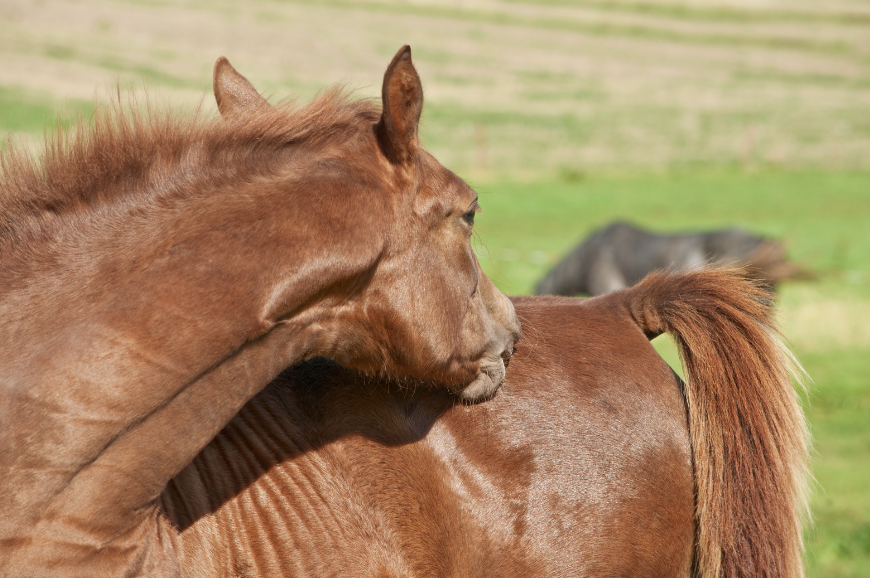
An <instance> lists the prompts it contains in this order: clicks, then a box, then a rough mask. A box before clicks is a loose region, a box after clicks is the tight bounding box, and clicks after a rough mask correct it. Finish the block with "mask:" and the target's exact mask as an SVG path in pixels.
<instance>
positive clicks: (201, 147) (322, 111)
mask: <svg viewBox="0 0 870 578" xmlns="http://www.w3.org/2000/svg"><path fill="white" fill-rule="evenodd" d="M215 81H216V83H215V93H216V96H217V99H218V106H219V109H220V111H221V114H222V115H223V118H220V117H217V118H213V119H203V118H202V117H201V115H200V116H197V115H193V116H187V117H182V116H180V115H172V114H167V115H166V116H165V117H160V116H153V115H152V116H148V117H143V116H141V115H140V114H139V113H138V112H137V110H138V109H137V108H135V107H132V110H127V111H124V110H115V111H112V110H109V111H108V112H103V113H99V114H98V115H97V117H96V119H95V121H94V122H93V123H91V124H89V125H85V124H81V125H79V127H78V128H77V129H75V130H74V131H73V132H72V134H71V135H67V136H62V135H61V136H57V138H56V139H49V145H48V147H47V151H46V153H45V155H44V157H43V158H42V159H40V161H39V162H34V161H33V160H32V159H31V158H30V157H29V155H28V154H26V153H16V152H15V151H14V150H13V151H11V152H10V151H5V152H4V153H3V155H2V157H0V167H2V180H0V207H2V209H0V320H2V325H0V575H2V576H15V577H28V578H30V577H36V576H52V577H55V576H64V577H71V576H83V577H87V578H93V577H97V576H149V577H161V576H179V575H181V574H182V573H187V572H194V573H195V572H196V570H195V568H191V567H187V568H182V566H181V565H180V560H182V559H183V558H184V555H185V552H184V551H183V550H180V549H178V548H177V546H176V543H177V541H176V539H175V537H176V534H177V531H176V530H175V529H174V528H172V527H170V526H169V525H167V523H166V520H165V517H164V514H163V512H162V509H161V506H160V503H161V494H162V492H163V490H164V488H165V487H166V484H167V483H168V482H169V481H170V480H171V479H172V478H173V477H175V476H176V475H177V474H178V473H179V472H180V471H181V470H182V469H183V468H184V467H185V466H187V465H188V464H189V463H190V462H191V460H192V459H193V458H194V457H195V456H196V455H197V454H198V453H199V452H200V450H202V448H203V447H205V446H206V445H207V444H208V443H209V441H210V440H212V439H213V438H214V437H215V435H216V434H217V433H218V432H219V431H221V429H222V428H223V427H224V426H225V425H226V424H227V423H228V422H229V421H230V420H231V419H232V418H233V416H234V415H236V413H237V412H238V411H239V409H240V408H241V407H242V406H243V405H244V404H245V403H246V402H247V401H248V400H249V399H250V398H251V397H252V396H254V395H255V394H256V393H258V392H259V391H260V390H261V389H262V388H263V387H265V386H266V385H267V384H268V383H269V382H270V381H271V380H272V379H274V378H275V377H276V376H277V375H278V374H279V373H280V372H281V371H283V370H284V369H285V368H287V367H288V366H289V365H291V364H293V363H295V362H297V361H300V360H303V359H307V358H311V357H317V356H327V357H330V358H332V359H335V360H336V361H338V362H339V363H341V364H343V365H345V366H349V367H354V368H357V369H361V370H367V371H381V372H387V373H391V374H396V375H412V376H417V377H418V378H421V379H426V380H427V381H428V382H429V383H430V384H432V385H437V386H438V387H440V388H441V389H443V390H449V391H451V392H452V394H455V395H458V396H459V397H461V398H464V399H466V400H468V401H471V400H478V399H483V398H486V397H488V396H491V395H492V394H493V393H494V392H495V390H496V389H497V388H498V387H499V386H500V385H501V383H502V381H503V380H504V373H505V369H504V368H505V363H506V362H507V361H508V360H509V358H510V355H511V353H512V352H513V346H514V343H515V342H516V340H517V339H518V338H519V332H520V324H519V320H518V319H517V317H516V315H515V313H514V310H513V306H512V305H511V303H510V301H508V299H507V298H506V297H505V296H503V295H501V293H499V292H498V290H497V289H496V288H495V286H493V284H492V283H491V282H490V281H489V280H488V279H487V278H486V277H485V276H484V275H483V273H482V272H481V269H480V266H479V264H478V262H477V259H476V257H475V255H474V251H473V250H472V248H471V243H470V237H471V235H472V232H473V223H474V216H475V213H476V212H477V210H478V206H477V194H476V193H475V192H474V191H473V190H472V189H471V188H470V187H469V186H468V185H467V184H466V183H465V182H463V181H462V180H461V179H460V178H458V177H457V176H456V175H454V174H453V173H452V172H450V171H449V170H447V169H446V168H444V167H443V166H442V165H441V164H439V163H438V161H436V160H435V159H434V158H433V157H432V155H430V154H429V153H427V152H426V151H425V150H424V149H423V148H422V146H421V145H420V144H419V140H418V137H417V127H418V123H419V119H420V114H421V111H422V106H423V91H422V85H421V83H420V79H419V76H418V75H417V72H416V70H415V69H414V66H413V64H412V62H411V52H410V49H409V48H408V47H404V48H403V49H401V50H400V51H399V52H398V53H397V54H396V56H395V58H394V59H393V61H392V62H391V63H390V65H389V67H388V68H387V71H386V73H385V75H384V83H383V90H382V97H381V103H380V104H378V103H375V102H372V101H371V100H361V101H350V100H348V98H347V95H346V94H342V93H341V92H340V91H337V90H332V91H328V92H326V93H324V94H323V95H321V96H320V97H319V98H317V99H315V100H314V101H312V102H311V103H309V104H308V105H306V106H303V107H299V108H296V107H294V106H293V105H292V104H288V105H280V106H276V107H273V106H271V105H270V104H268V103H267V102H266V101H265V100H264V99H263V98H262V97H261V96H260V95H259V94H257V92H256V91H255V90H253V87H251V86H250V84H249V83H247V81H246V80H245V79H244V78H243V77H242V76H241V75H239V74H238V73H236V72H235V71H234V70H233V69H232V67H231V66H230V65H229V63H228V62H227V61H226V60H225V59H221V60H219V61H218V63H217V65H216V67H215Z"/></svg>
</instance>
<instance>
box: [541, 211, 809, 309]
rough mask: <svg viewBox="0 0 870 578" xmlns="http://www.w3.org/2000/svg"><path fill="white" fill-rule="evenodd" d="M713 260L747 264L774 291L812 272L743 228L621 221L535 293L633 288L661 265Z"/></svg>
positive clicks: (594, 237) (682, 266)
mask: <svg viewBox="0 0 870 578" xmlns="http://www.w3.org/2000/svg"><path fill="white" fill-rule="evenodd" d="M711 263H714V264H718V265H720V266H742V267H745V269H746V272H747V274H748V275H749V276H751V277H752V278H754V279H757V280H758V281H760V282H761V283H762V284H764V285H766V286H767V287H770V288H771V289H775V288H776V285H777V283H779V282H780V281H783V280H786V279H792V278H806V277H807V276H808V275H807V273H806V272H805V271H802V270H801V269H800V268H798V267H796V266H795V265H794V264H792V263H789V262H788V261H787V260H786V256H785V247H783V245H782V244H781V243H779V242H777V241H773V240H770V239H765V238H764V237H758V236H756V235H752V234H750V233H747V232H746V231H743V230H742V229H736V228H734V229H724V230H721V231H707V232H698V233H685V234H679V235H663V234H656V233H651V232H649V231H645V230H643V229H641V228H639V227H636V226H634V225H631V224H629V223H619V222H617V223H612V224H610V225H608V226H606V227H604V228H602V229H599V230H597V231H595V232H593V233H592V234H591V235H589V238H588V239H586V240H585V241H583V242H582V243H581V244H580V245H578V246H577V247H576V248H574V250H573V251H571V252H570V253H569V254H568V255H567V256H566V257H565V258H564V259H562V261H560V262H559V263H558V264H557V265H556V266H555V267H553V269H552V270H551V271H550V272H549V273H547V275H546V276H545V277H544V278H543V279H542V280H541V281H540V282H539V283H538V285H537V287H535V294H536V295H568V296H570V295H577V294H579V293H585V294H588V295H601V294H604V293H607V292H609V291H615V290H617V289H624V288H625V287H630V286H631V285H634V284H635V283H637V282H638V281H640V280H641V279H643V278H644V276H646V275H647V274H649V273H651V272H653V271H655V270H657V269H670V270H673V271H684V270H687V269H697V268H700V267H704V266H706V265H708V264H711Z"/></svg>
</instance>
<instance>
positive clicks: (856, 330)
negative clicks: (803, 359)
mask: <svg viewBox="0 0 870 578" xmlns="http://www.w3.org/2000/svg"><path fill="white" fill-rule="evenodd" d="M838 293H839V292H838ZM780 322H781V324H782V330H783V333H784V334H785V336H786V337H787V338H788V340H789V341H790V342H791V345H792V346H793V347H794V348H796V349H797V350H798V351H807V352H814V353H817V352H826V351H835V350H855V349H868V348H870V299H867V298H866V297H863V296H861V295H858V294H853V295H849V294H835V295H831V294H830V293H827V292H826V291H825V290H824V289H823V286H821V287H820V286H804V287H792V288H789V289H788V290H787V292H786V293H785V295H784V296H783V302H782V305H781V307H780Z"/></svg>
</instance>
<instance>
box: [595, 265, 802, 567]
mask: <svg viewBox="0 0 870 578" xmlns="http://www.w3.org/2000/svg"><path fill="white" fill-rule="evenodd" d="M611 296H612V298H614V299H619V300H620V301H622V302H623V303H624V304H625V305H626V306H627V307H628V309H629V313H630V315H631V316H632V318H633V319H634V321H635V322H636V323H637V325H638V326H639V327H640V328H641V330H643V331H644V333H645V334H646V335H647V336H648V337H650V338H652V337H654V336H656V335H658V334H661V333H668V334H670V335H671V336H672V337H673V338H674V340H675V341H676V343H677V347H678V349H679V352H680V358H681V360H682V363H683V367H684V370H685V376H686V387H685V397H686V404H687V409H688V416H689V432H690V437H691V445H692V454H693V462H694V476H695V492H696V505H695V518H696V527H697V534H698V535H697V542H696V548H697V550H696V563H697V565H698V570H699V575H702V576H708V577H718V576H729V577H742V576H746V577H750V576H754V577H758V576H801V575H803V569H802V558H801V554H802V541H801V523H802V519H803V518H804V516H805V515H806V512H807V503H806V479H807V428H806V424H805V422H804V418H803V412H802V410H801V408H800V405H799V402H798V397H797V392H796V390H795V388H794V386H793V385H792V380H793V379H794V380H795V381H797V383H798V384H800V383H801V379H800V378H801V377H802V376H803V370H802V369H801V367H800V365H799V364H798V363H797V361H796V360H795V358H794V357H793V356H792V355H791V353H790V352H788V350H787V349H786V348H785V346H784V344H783V342H782V340H781V339H780V337H779V335H778V333H777V331H776V329H775V327H774V322H773V319H772V315H773V310H772V307H771V299H772V295H771V293H770V292H769V291H768V290H767V289H765V288H764V287H762V286H761V284H760V283H759V282H757V281H752V280H750V279H749V278H748V277H747V276H746V274H745V273H744V271H743V270H741V269H728V268H721V269H716V268H710V269H704V270H699V271H692V272H682V273H665V272H656V273H652V274H650V275H649V276H647V277H646V278H645V279H644V280H643V281H641V282H640V283H639V284H638V285H636V286H634V287H632V288H631V289H627V290H623V291H619V292H617V293H613V294H611V295H608V296H607V297H605V298H611ZM623 300H624V301H623Z"/></svg>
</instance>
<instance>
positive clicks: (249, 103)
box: [214, 56, 272, 118]
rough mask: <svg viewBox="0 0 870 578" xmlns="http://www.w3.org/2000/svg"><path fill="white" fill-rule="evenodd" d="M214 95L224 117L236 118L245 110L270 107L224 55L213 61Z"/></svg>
mask: <svg viewBox="0 0 870 578" xmlns="http://www.w3.org/2000/svg"><path fill="white" fill-rule="evenodd" d="M214 97H215V100H217V105H218V110H219V111H220V112H221V115H222V116H223V117H224V118H236V117H238V116H239V115H241V114H242V113H245V112H253V111H256V110H266V109H270V108H272V105H271V104H269V103H268V102H266V99H265V98H263V97H262V96H260V93H259V92H257V89H256V88H254V85H252V84H251V83H250V82H248V79H247V78H245V77H244V76H242V75H241V74H239V73H238V72H236V69H235V68H233V65H232V64H230V61H229V60H227V59H226V57H224V56H221V57H220V58H218V59H217V62H215V63H214Z"/></svg>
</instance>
